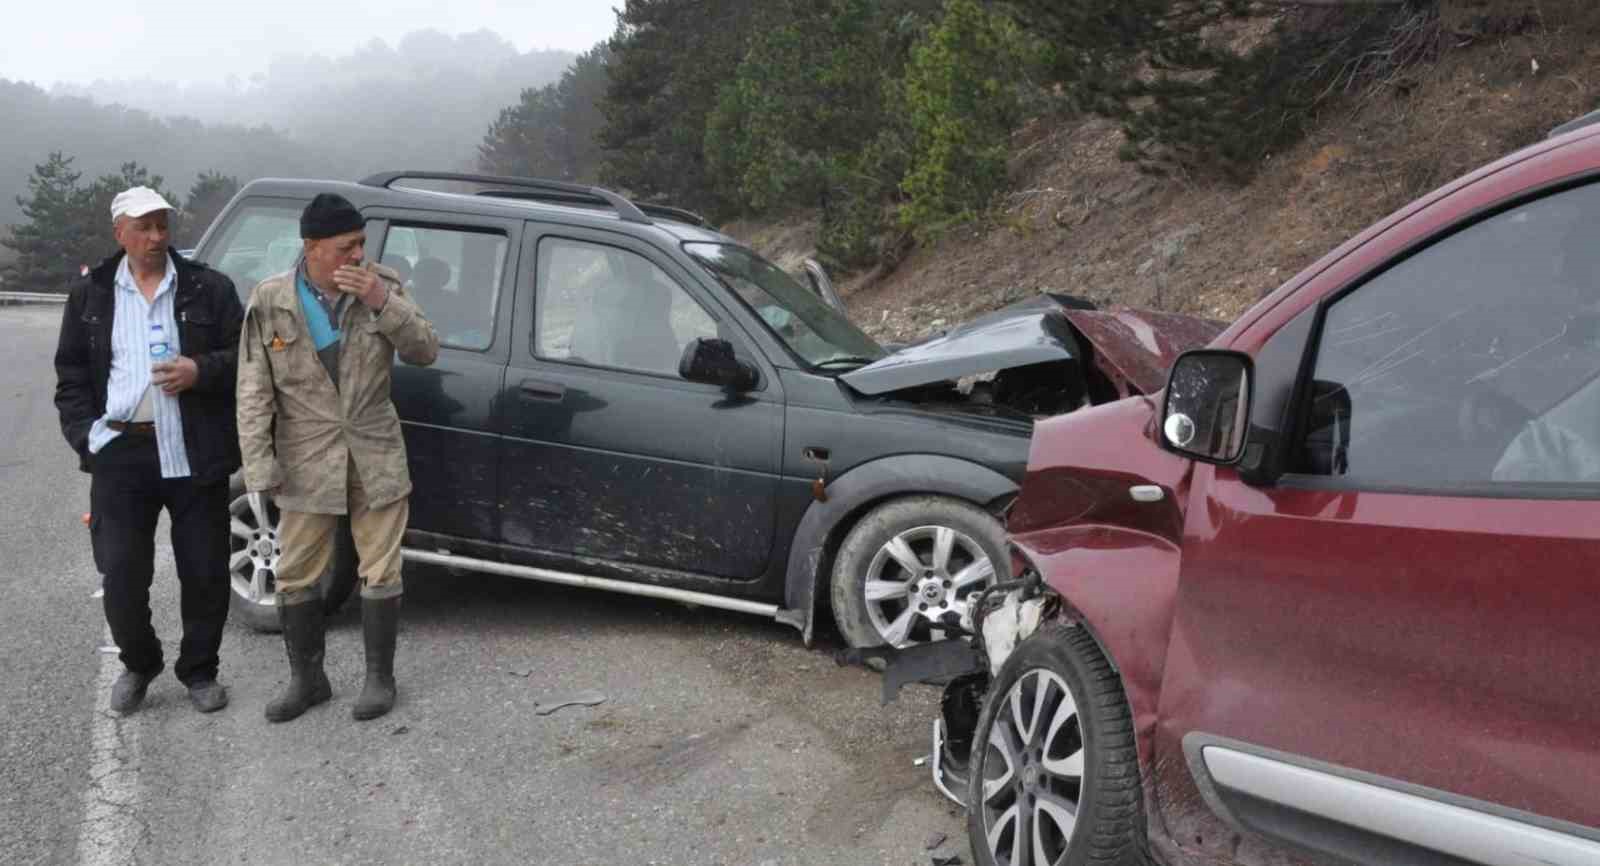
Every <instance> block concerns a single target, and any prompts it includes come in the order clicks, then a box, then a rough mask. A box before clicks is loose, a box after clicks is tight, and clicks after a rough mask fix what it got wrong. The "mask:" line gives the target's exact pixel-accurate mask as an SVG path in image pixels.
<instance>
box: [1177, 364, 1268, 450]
mask: <svg viewBox="0 0 1600 866" xmlns="http://www.w3.org/2000/svg"><path fill="white" fill-rule="evenodd" d="M1251 379H1252V368H1251V363H1250V356H1248V355H1244V354H1241V353H1239V352H1228V351H1219V350H1213V349H1201V350H1199V351H1194V352H1186V353H1184V354H1183V355H1180V356H1179V357H1178V360H1177V361H1176V362H1175V363H1174V364H1173V365H1172V374H1171V375H1170V376H1169V377H1168V379H1167V396H1166V404H1165V405H1164V406H1163V407H1162V411H1161V441H1162V444H1163V445H1165V446H1166V448H1167V449H1168V450H1169V451H1175V452H1177V453H1179V454H1182V455H1184V456H1185V457H1191V458H1193V459H1195V460H1200V461H1203V462H1205V463H1218V464H1224V465H1226V464H1231V463H1236V462H1238V460H1239V458H1240V457H1241V456H1243V455H1244V445H1245V432H1246V431H1247V430H1248V429H1249V427H1250V383H1251Z"/></svg>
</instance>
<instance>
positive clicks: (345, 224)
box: [300, 192, 367, 240]
mask: <svg viewBox="0 0 1600 866" xmlns="http://www.w3.org/2000/svg"><path fill="white" fill-rule="evenodd" d="M366 223H367V221H366V220H364V219H362V218H361V212H360V211H358V210H356V206H355V205H353V204H351V203H350V200H349V199H347V198H345V197H344V196H342V195H338V194H337V193H331V192H325V193H320V194H318V195H317V197H316V198H314V199H312V200H311V204H308V205H306V209H305V210H303V211H301V212H300V237H302V238H305V239H306V240H318V239H320V238H331V237H333V236H334V235H342V234H344V233H346V232H354V231H360V230H361V229H362V228H363V227H365V226H366Z"/></svg>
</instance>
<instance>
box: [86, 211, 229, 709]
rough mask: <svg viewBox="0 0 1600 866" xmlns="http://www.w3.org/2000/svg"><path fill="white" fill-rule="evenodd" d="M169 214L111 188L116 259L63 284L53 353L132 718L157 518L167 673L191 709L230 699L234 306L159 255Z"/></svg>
mask: <svg viewBox="0 0 1600 866" xmlns="http://www.w3.org/2000/svg"><path fill="white" fill-rule="evenodd" d="M172 210H173V208H172V205H170V204H168V203H167V201H166V199H164V198H162V197H161V195H160V194H159V193H157V192H156V191H155V190H152V189H150V188H148V187H142V186H138V187H134V188H132V189H129V190H126V191H124V192H122V193H119V194H118V195H117V197H116V198H115V199H113V200H112V202H111V220H112V226H113V228H114V230H115V233H116V238H117V245H118V246H120V247H121V248H122V250H121V252H118V253H117V254H116V255H113V256H112V257H111V258H108V259H106V260H105V261H104V262H102V263H100V264H99V265H98V266H97V267H94V268H92V269H90V271H89V273H88V274H87V275H86V276H85V277H84V278H83V279H82V280H80V281H79V282H78V283H77V284H76V285H75V286H73V288H72V291H71V293H70V294H69V296H68V299H67V306H66V312H65V313H64V315H63V317H62V320H61V337H60V340H59V342H58V344H57V347H56V359H55V361H56V410H57V411H58V412H59V414H60V416H61V432H62V434H63V435H65V436H66V439H67V443H68V444H69V445H71V446H72V449H73V450H74V451H75V452H77V454H78V459H79V468H80V469H82V470H83V471H85V472H88V473H89V474H90V478H91V482H90V491H89V502H90V510H91V513H92V514H93V517H92V518H91V520H90V524H89V529H90V538H91V543H92V545H93V547H94V560H95V565H96V567H97V568H98V569H99V570H100V573H101V575H102V578H101V580H102V584H101V586H102V588H103V589H104V590H105V594H104V603H105V614H106V622H107V623H108V624H109V625H110V627H111V636H112V638H113V639H114V640H115V641H116V644H117V646H118V647H119V648H120V652H121V659H122V664H123V666H124V667H125V668H126V670H125V671H124V672H123V674H122V676H121V677H120V678H119V679H118V680H117V682H116V684H115V685H114V686H113V687H112V690H111V708H112V709H113V710H115V711H116V712H118V713H122V714H127V713H131V712H133V711H134V710H137V709H138V708H139V705H140V704H141V703H142V702H143V701H144V696H145V691H146V690H147V689H148V688H149V686H150V682H151V680H153V679H155V677H156V675H157V674H159V673H160V672H161V668H162V652H161V641H160V639H159V638H157V637H156V633H155V630H154V629H153V628H152V627H151V625H150V583H151V580H152V578H153V576H154V571H155V531H156V521H157V519H158V518H159V517H160V515H161V510H162V509H163V508H164V509H166V511H167V516H168V518H169V519H170V521H171V524H172V551H173V558H174V560H175V562H176V564H177V571H178V581H179V582H180V584H181V585H182V591H181V606H182V616H183V641H182V644H181V646H180V647H179V652H178V661H177V664H176V665H175V666H174V668H173V671H174V673H176V674H177V676H178V679H179V680H180V681H182V682H183V684H184V685H185V686H186V687H187V688H188V691H189V699H190V701H191V702H192V703H193V704H194V706H195V708H196V709H198V710H200V711H201V712H214V711H216V710H220V709H222V708H223V707H224V706H226V705H227V703H228V693H227V690H226V689H224V688H223V687H222V685H221V684H220V683H218V682H217V667H218V659H217V650H218V648H219V647H220V646H221V644H222V627H223V624H224V622H225V621H226V620H227V616H228V593H229V590H228V476H229V475H230V474H232V473H233V472H234V470H236V469H238V468H239V442H238V433H237V424H236V422H235V419H234V383H235V378H236V375H237V374H236V369H237V363H238V350H239V329H240V325H241V323H242V322H243V320H244V308H243V306H242V305H241V304H240V303H239V297H238V295H237V293H236V292H235V291H234V288H233V281H232V280H229V279H228V278H227V276H225V275H223V274H222V273H221V272H218V271H214V270H212V269H210V268H208V267H206V266H205V265H202V264H199V263H197V262H191V261H189V260H187V259H184V258H183V257H181V256H179V255H178V253H177V251H176V250H174V249H172V248H171V246H170V245H169V242H170V240H171V230H170V226H169V220H170V219H171V215H172Z"/></svg>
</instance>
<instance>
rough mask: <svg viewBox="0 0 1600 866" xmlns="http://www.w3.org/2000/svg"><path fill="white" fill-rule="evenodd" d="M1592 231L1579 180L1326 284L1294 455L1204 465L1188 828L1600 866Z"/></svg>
mask: <svg viewBox="0 0 1600 866" xmlns="http://www.w3.org/2000/svg"><path fill="white" fill-rule="evenodd" d="M1478 194H1479V195H1481V190H1480V191H1479V193H1478ZM1458 195H1460V194H1458ZM1456 206H1457V207H1459V203H1458V204H1457V205H1456ZM1434 207H1435V208H1442V209H1448V208H1450V207H1452V203H1451V201H1450V199H1448V198H1447V199H1445V200H1444V202H1443V203H1441V204H1437V205H1435V206H1434ZM1597 233H1600V185H1577V186H1571V187H1568V188H1565V189H1561V190H1558V191H1553V192H1551V191H1545V192H1541V193H1539V194H1537V195H1534V196H1530V197H1526V198H1524V199H1521V200H1513V201H1510V202H1507V203H1505V204H1504V205H1502V206H1500V207H1496V208H1493V209H1490V210H1489V211H1488V212H1487V215H1481V214H1480V215H1477V216H1474V217H1472V218H1471V219H1469V220H1467V221H1464V222H1462V223H1461V224H1460V225H1457V226H1454V227H1452V228H1451V229H1449V230H1448V231H1447V232H1445V233H1443V234H1441V235H1435V236H1433V237H1430V238H1428V239H1427V243H1426V245H1421V246H1420V248H1418V246H1419V245H1414V244H1407V245H1406V246H1407V247H1408V248H1407V249H1405V250H1404V251H1403V252H1401V253H1399V254H1397V255H1395V256H1394V257H1393V258H1391V259H1389V260H1388V261H1381V262H1374V263H1373V264H1374V265H1376V266H1377V267H1375V268H1373V267H1369V268H1367V269H1366V271H1365V273H1363V274H1362V276H1361V277H1360V278H1359V279H1358V280H1354V281H1350V282H1347V283H1346V284H1343V285H1336V284H1326V283H1324V284H1321V285H1319V284H1316V283H1315V282H1313V283H1312V284H1308V286H1307V287H1306V289H1307V290H1308V291H1310V292H1316V293H1318V294H1320V295H1321V296H1320V297H1311V298H1307V299H1304V300H1303V301H1300V303H1301V305H1302V306H1303V307H1304V308H1305V311H1304V313H1303V315H1302V317H1301V318H1299V319H1296V320H1295V322H1296V323H1297V324H1298V325H1302V326H1306V327H1303V328H1298V327H1296V325H1290V326H1289V327H1286V328H1285V329H1284V332H1285V333H1286V334H1288V333H1289V332H1291V331H1295V332H1296V334H1294V335H1290V336H1291V338H1292V340H1291V341H1298V343H1296V345H1297V346H1303V347H1304V350H1305V353H1306V359H1305V363H1304V364H1303V365H1302V366H1301V367H1300V368H1299V369H1300V370H1302V371H1303V372H1301V373H1300V383H1299V387H1298V388H1297V389H1296V390H1295V392H1294V393H1295V394H1296V395H1297V396H1296V397H1295V400H1294V401H1291V403H1290V404H1289V406H1288V413H1287V415H1286V417H1288V418H1290V419H1292V423H1290V424H1289V426H1288V428H1287V429H1288V430H1290V431H1292V432H1291V433H1290V435H1289V438H1288V440H1287V447H1286V448H1285V450H1284V453H1285V454H1286V455H1287V456H1286V457H1285V458H1283V459H1284V460H1285V461H1286V462H1285V463H1284V465H1283V468H1284V469H1286V470H1287V472H1286V474H1284V475H1282V477H1280V478H1277V479H1275V480H1273V481H1272V482H1271V483H1265V484H1264V483H1261V482H1260V481H1259V480H1258V479H1252V480H1254V481H1255V482H1256V483H1254V484H1251V483H1246V482H1245V480H1243V479H1242V478H1241V470H1239V469H1236V468H1232V467H1211V466H1201V467H1199V468H1198V469H1197V471H1196V475H1195V483H1194V486H1193V488H1192V493H1191V498H1190V500H1189V508H1188V516H1187V520H1188V524H1187V527H1186V530H1185V538H1184V545H1183V564H1182V573H1181V580H1180V588H1179V592H1178V598H1177V604H1176V611H1177V612H1176V618H1175V622H1174V627H1173V632H1172V638H1171V646H1170V649H1169V652H1168V656H1167V666H1166V671H1165V675H1164V679H1163V686H1162V694H1161V699H1160V716H1161V721H1160V723H1159V728H1158V734H1157V739H1156V758H1157V761H1156V764H1157V767H1158V769H1157V771H1156V777H1157V778H1156V782H1157V801H1158V805H1159V807H1160V810H1161V813H1162V818H1163V820H1164V821H1165V826H1166V829H1167V831H1168V833H1169V834H1170V835H1171V837H1172V838H1173V839H1174V840H1175V841H1176V842H1177V843H1178V844H1179V845H1180V846H1182V847H1184V848H1185V849H1188V850H1192V851H1195V852H1204V853H1207V854H1211V855H1221V856H1224V857H1227V858H1229V859H1237V860H1240V861H1243V862H1282V858H1283V857H1284V855H1285V853H1286V852H1287V854H1288V857H1289V858H1290V859H1292V860H1305V861H1308V862H1333V861H1334V860H1336V859H1338V860H1345V861H1354V862H1360V863H1378V862H1452V863H1454V862H1478V863H1530V864H1531V863H1534V862H1550V863H1580V862H1582V863H1596V862H1600V831H1597V830H1595V829H1594V828H1600V795H1597V794H1596V791H1597V784H1600V724H1597V722H1596V719H1600V651H1597V650H1596V644H1595V641H1594V638H1593V635H1594V634H1595V628H1596V624H1597V623H1600V326H1597V323H1600V243H1597V242H1596V235H1597ZM1292 300H1298V299H1292ZM1300 333H1303V334H1305V335H1306V336H1298V334H1300ZM1271 347H1272V342H1271V340H1268V342H1267V344H1266V348H1265V349H1263V351H1262V352H1259V353H1257V354H1256V360H1257V364H1258V371H1257V381H1258V382H1260V381H1262V380H1263V379H1265V378H1267V377H1269V376H1281V375H1282V368H1281V367H1274V368H1272V369H1267V368H1266V367H1264V366H1263V365H1265V364H1266V363H1268V361H1269V359H1270V361H1271V363H1273V364H1281V363H1282V361H1283V359H1281V358H1276V359H1271V353H1270V351H1269V350H1270V349H1271ZM1293 362H1294V359H1293V358H1291V359H1290V360H1289V363H1290V364H1291V365H1292V364H1293ZM1260 396H1261V395H1260V394H1259V393H1258V394H1257V397H1258V398H1259V397H1260ZM1246 471H1248V470H1246ZM1202 803H1203V804H1205V806H1206V807H1207V808H1200V804H1202ZM1208 813H1214V814H1219V815H1221V816H1222V817H1223V818H1225V819H1226V820H1227V821H1228V822H1229V823H1230V824H1232V825H1233V826H1234V828H1235V829H1236V830H1240V831H1243V832H1240V833H1238V834H1237V835H1235V834H1231V833H1229V834H1222V835H1220V836H1219V835H1218V834H1217V833H1216V832H1214V831H1215V827H1216V824H1215V823H1214V822H1213V821H1212V820H1211V818H1210V816H1209V814H1208Z"/></svg>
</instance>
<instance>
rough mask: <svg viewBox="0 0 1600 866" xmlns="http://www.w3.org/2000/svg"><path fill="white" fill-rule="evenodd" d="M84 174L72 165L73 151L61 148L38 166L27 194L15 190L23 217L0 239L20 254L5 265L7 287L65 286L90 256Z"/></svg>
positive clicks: (60, 288) (46, 289)
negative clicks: (64, 152) (65, 152)
mask: <svg viewBox="0 0 1600 866" xmlns="http://www.w3.org/2000/svg"><path fill="white" fill-rule="evenodd" d="M80 177H81V174H80V173H79V172H76V171H73V170H72V157H69V156H64V155H62V153H61V152H60V151H54V152H52V153H51V154H50V156H49V158H48V159H47V160H46V161H45V162H43V163H41V164H39V165H36V166H34V168H33V174H32V176H30V177H29V178H28V195H26V196H17V204H18V205H20V206H21V208H22V214H23V218H24V222H21V223H18V224H16V225H13V226H12V227H11V236H10V237H9V238H6V239H4V240H0V243H3V244H4V245H5V246H6V247H8V248H10V249H11V250H13V251H14V252H15V253H16V256H17V258H16V261H14V262H12V263H11V264H10V265H8V266H7V267H6V268H5V270H4V276H5V287H6V289H7V290H9V291H23V292H66V291H67V290H68V289H69V288H70V287H71V285H72V282H73V281H74V280H75V279H77V277H78V270H79V268H80V267H81V266H82V265H83V264H85V263H86V262H88V261H89V259H88V258H86V256H85V253H84V247H85V242H86V240H87V236H86V235H85V234H84V225H83V214H84V209H85V207H86V204H87V193H86V191H85V190H84V189H83V188H81V187H79V186H78V180H79V178H80Z"/></svg>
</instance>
